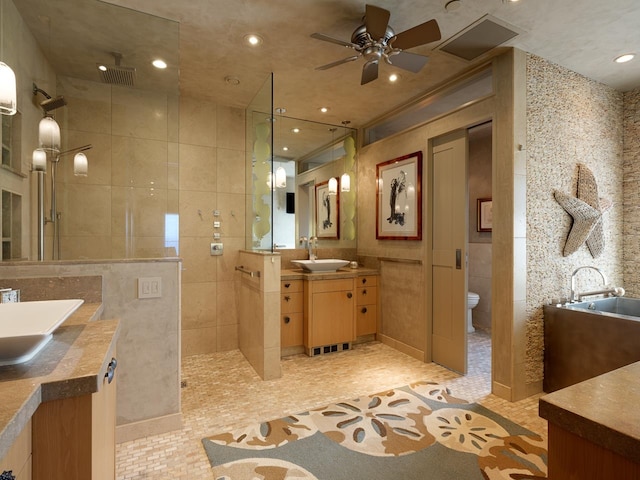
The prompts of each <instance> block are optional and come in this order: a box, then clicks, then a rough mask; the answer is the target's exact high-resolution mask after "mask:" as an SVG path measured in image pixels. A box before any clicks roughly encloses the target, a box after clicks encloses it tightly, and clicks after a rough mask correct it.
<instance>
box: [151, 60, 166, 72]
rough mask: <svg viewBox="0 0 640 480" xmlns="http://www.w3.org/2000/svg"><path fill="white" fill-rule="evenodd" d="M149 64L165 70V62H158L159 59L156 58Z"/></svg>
mask: <svg viewBox="0 0 640 480" xmlns="http://www.w3.org/2000/svg"><path fill="white" fill-rule="evenodd" d="M151 64H152V65H153V66H154V67H156V68H159V69H161V70H164V69H165V68H167V62H165V61H164V60H160V59H159V58H156V59H155V60H154V61H153V62H151Z"/></svg>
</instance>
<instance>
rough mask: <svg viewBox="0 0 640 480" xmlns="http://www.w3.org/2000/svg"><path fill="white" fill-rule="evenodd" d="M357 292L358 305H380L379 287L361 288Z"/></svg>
mask: <svg viewBox="0 0 640 480" xmlns="http://www.w3.org/2000/svg"><path fill="white" fill-rule="evenodd" d="M357 292H358V294H357V296H356V299H357V302H358V303H357V304H358V305H375V304H376V303H378V287H360V288H358V290H357Z"/></svg>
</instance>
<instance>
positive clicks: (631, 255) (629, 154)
mask: <svg viewBox="0 0 640 480" xmlns="http://www.w3.org/2000/svg"><path fill="white" fill-rule="evenodd" d="M639 257H640V88H639V89H636V90H633V91H631V92H626V93H625V94H624V288H625V289H626V290H627V295H628V296H633V297H640V271H638V258H639Z"/></svg>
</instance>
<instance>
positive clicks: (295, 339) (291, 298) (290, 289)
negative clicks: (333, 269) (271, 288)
mask: <svg viewBox="0 0 640 480" xmlns="http://www.w3.org/2000/svg"><path fill="white" fill-rule="evenodd" d="M303 295H304V287H303V281H302V280H283V281H282V282H281V284H280V347H281V348H287V347H297V346H301V345H303V343H304V339H303V316H304V313H303V306H304V301H303V298H302V297H303Z"/></svg>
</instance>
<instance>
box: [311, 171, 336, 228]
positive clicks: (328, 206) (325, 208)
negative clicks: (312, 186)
mask: <svg viewBox="0 0 640 480" xmlns="http://www.w3.org/2000/svg"><path fill="white" fill-rule="evenodd" d="M316 237H318V238H331V239H338V238H340V198H339V194H337V193H336V194H332V195H329V182H328V181H326V182H322V183H318V184H317V185H316Z"/></svg>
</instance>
